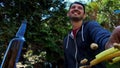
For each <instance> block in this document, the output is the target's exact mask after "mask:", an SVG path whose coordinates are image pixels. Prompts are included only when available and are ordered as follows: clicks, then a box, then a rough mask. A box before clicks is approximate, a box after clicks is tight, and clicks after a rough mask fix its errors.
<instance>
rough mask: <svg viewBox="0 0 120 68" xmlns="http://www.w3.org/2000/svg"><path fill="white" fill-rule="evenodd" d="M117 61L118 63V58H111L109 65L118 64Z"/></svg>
mask: <svg viewBox="0 0 120 68" xmlns="http://www.w3.org/2000/svg"><path fill="white" fill-rule="evenodd" d="M119 61H120V56H118V57H115V58H113V59H112V62H110V63H109V64H114V63H116V62H119Z"/></svg>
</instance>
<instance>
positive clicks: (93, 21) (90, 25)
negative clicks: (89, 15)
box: [84, 20, 100, 27]
mask: <svg viewBox="0 0 120 68" xmlns="http://www.w3.org/2000/svg"><path fill="white" fill-rule="evenodd" d="M84 25H85V26H87V27H92V26H100V24H99V23H98V22H97V21H95V20H91V21H86V22H84Z"/></svg>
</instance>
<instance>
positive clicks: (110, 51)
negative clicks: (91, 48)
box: [95, 47, 119, 59]
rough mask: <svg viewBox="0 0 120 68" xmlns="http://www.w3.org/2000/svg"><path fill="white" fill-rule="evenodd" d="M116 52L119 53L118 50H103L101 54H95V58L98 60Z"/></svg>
mask: <svg viewBox="0 0 120 68" xmlns="http://www.w3.org/2000/svg"><path fill="white" fill-rule="evenodd" d="M117 51H119V49H117V48H114V47H112V48H109V49H107V50H104V51H103V52H101V53H99V54H97V55H96V56H95V57H96V58H97V59H98V58H101V57H104V56H107V55H109V54H112V53H114V52H117Z"/></svg>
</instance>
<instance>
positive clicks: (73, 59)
mask: <svg viewBox="0 0 120 68" xmlns="http://www.w3.org/2000/svg"><path fill="white" fill-rule="evenodd" d="M110 34H111V33H110V32H109V31H107V30H106V29H104V28H102V27H101V26H100V25H99V23H98V22H96V21H89V22H86V23H83V24H82V27H81V28H80V29H79V30H78V32H77V35H76V38H73V34H72V31H71V32H70V33H69V34H68V35H67V36H66V37H65V38H64V56H65V68H78V67H79V66H81V64H80V61H81V60H82V59H84V58H87V59H88V63H87V64H89V62H90V61H91V60H92V59H94V58H95V55H96V54H98V53H100V52H101V51H103V50H104V49H105V44H106V42H107V41H108V39H109V37H110ZM91 43H97V44H98V45H99V46H98V49H96V50H92V49H91V48H90V45H91ZM92 68H105V65H104V64H103V63H100V64H98V65H96V66H94V67H92Z"/></svg>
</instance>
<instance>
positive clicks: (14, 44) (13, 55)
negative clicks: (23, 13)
mask: <svg viewBox="0 0 120 68" xmlns="http://www.w3.org/2000/svg"><path fill="white" fill-rule="evenodd" d="M26 26H27V21H22V24H21V26H20V28H19V30H18V31H17V33H16V37H15V38H13V39H12V40H10V42H9V45H8V47H7V50H6V53H5V55H4V58H3V60H2V64H1V66H0V68H8V67H9V64H10V66H13V68H16V63H17V62H18V60H19V57H20V54H21V51H22V47H23V44H24V42H25V38H24V34H25V31H26ZM10 62H12V63H13V65H12V64H11V63H10Z"/></svg>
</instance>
